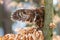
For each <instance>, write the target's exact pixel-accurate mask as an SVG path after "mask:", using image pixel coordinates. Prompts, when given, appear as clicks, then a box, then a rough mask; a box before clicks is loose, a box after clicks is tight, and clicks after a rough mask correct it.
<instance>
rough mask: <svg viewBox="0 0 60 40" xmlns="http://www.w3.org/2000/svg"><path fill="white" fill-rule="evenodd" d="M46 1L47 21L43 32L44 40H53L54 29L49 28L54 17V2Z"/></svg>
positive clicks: (51, 0)
mask: <svg viewBox="0 0 60 40" xmlns="http://www.w3.org/2000/svg"><path fill="white" fill-rule="evenodd" d="M44 1H45V20H44V27H43V28H42V31H43V33H44V37H45V39H44V40H52V35H53V34H52V31H53V30H52V29H51V28H50V27H49V24H50V23H51V22H52V17H53V0H44Z"/></svg>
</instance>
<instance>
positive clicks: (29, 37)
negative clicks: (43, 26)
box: [1, 27, 44, 40]
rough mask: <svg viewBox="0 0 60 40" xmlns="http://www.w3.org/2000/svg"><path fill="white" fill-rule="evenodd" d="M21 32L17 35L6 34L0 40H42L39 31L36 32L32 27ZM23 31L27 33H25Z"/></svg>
mask: <svg viewBox="0 0 60 40" xmlns="http://www.w3.org/2000/svg"><path fill="white" fill-rule="evenodd" d="M21 30H22V29H21ZM21 30H20V31H19V33H18V34H6V35H5V36H3V37H2V39H1V40H44V36H43V33H42V31H41V30H38V31H37V30H36V28H33V27H29V29H28V28H27V29H24V30H22V31H21ZM25 31H27V33H26V32H25ZM32 31H33V32H32ZM21 33H22V34H21Z"/></svg>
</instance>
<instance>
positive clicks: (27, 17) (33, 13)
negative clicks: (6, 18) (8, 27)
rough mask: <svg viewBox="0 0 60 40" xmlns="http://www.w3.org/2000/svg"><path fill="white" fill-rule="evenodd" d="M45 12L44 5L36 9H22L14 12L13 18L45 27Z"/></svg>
mask: <svg viewBox="0 0 60 40" xmlns="http://www.w3.org/2000/svg"><path fill="white" fill-rule="evenodd" d="M44 13H45V12H44V7H40V8H36V9H20V10H16V11H15V12H13V14H12V15H11V19H13V20H15V21H28V22H31V23H32V22H34V23H36V25H37V26H38V27H43V25H44Z"/></svg>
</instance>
